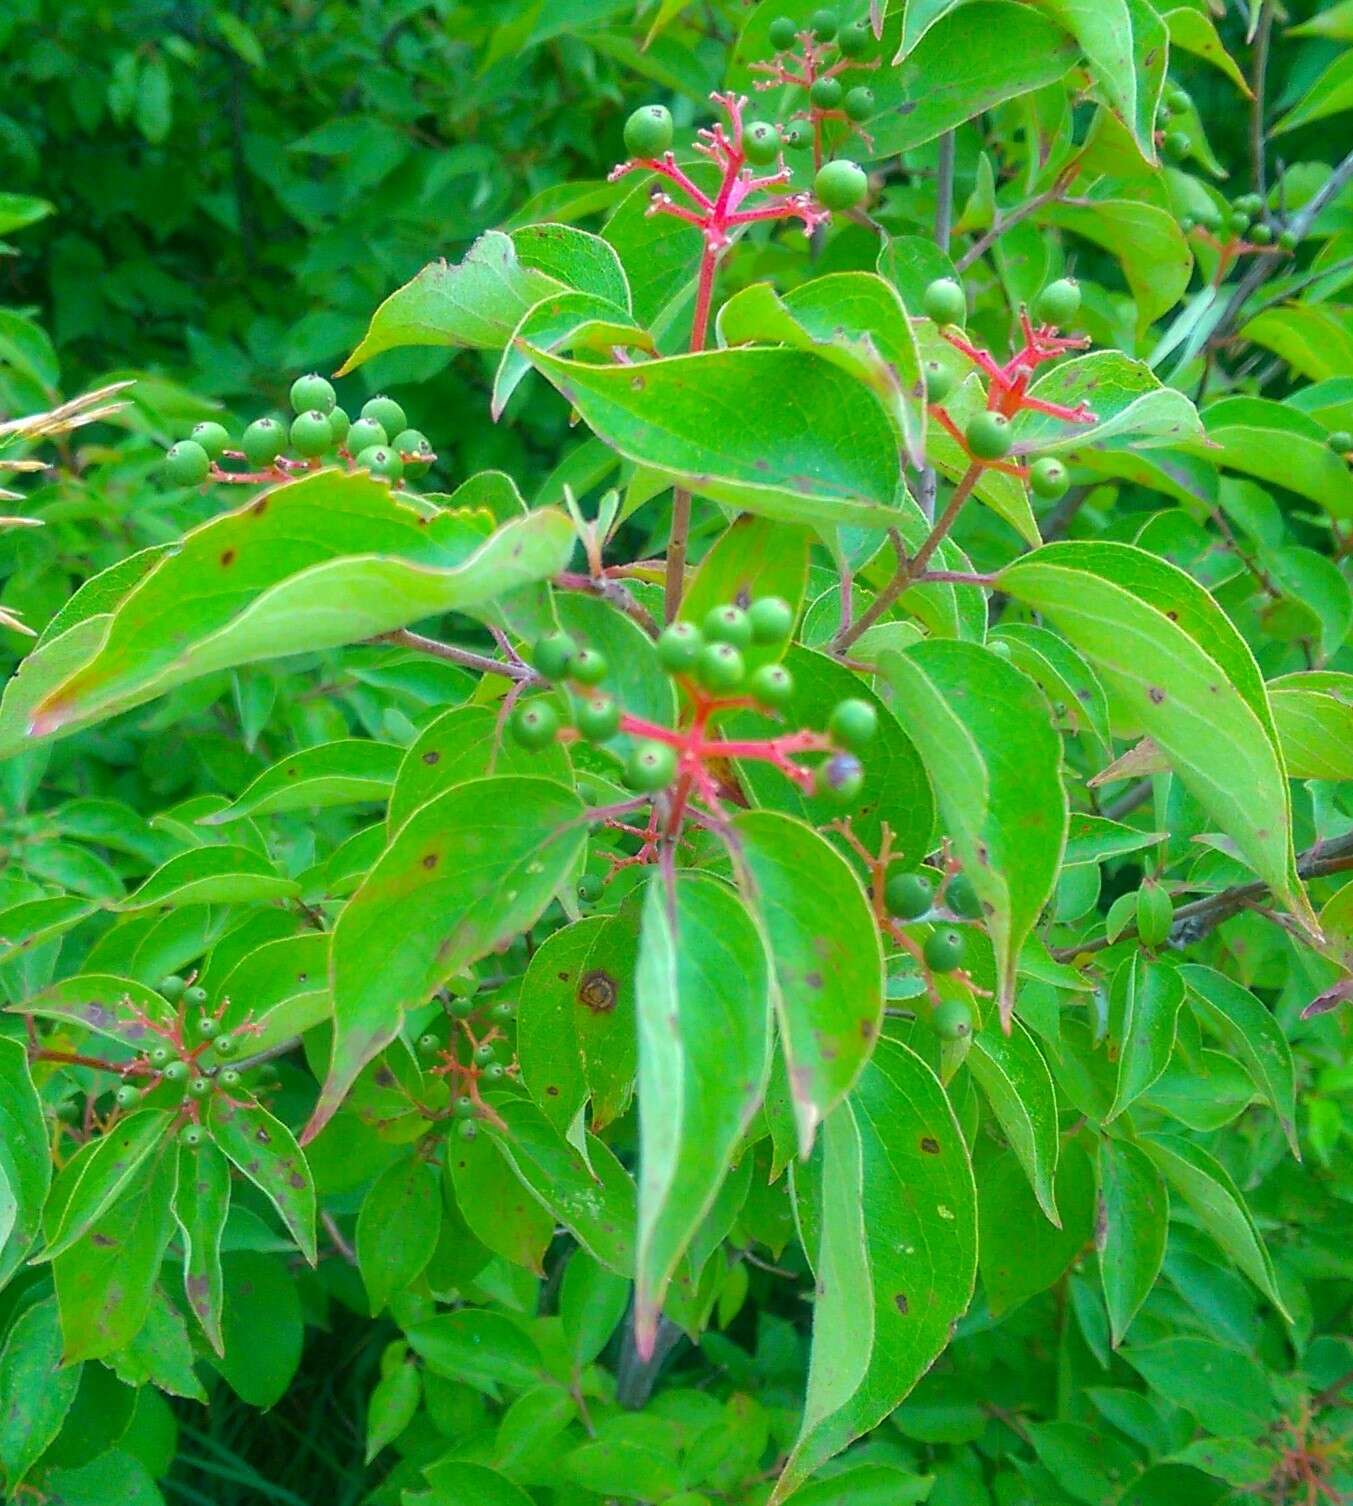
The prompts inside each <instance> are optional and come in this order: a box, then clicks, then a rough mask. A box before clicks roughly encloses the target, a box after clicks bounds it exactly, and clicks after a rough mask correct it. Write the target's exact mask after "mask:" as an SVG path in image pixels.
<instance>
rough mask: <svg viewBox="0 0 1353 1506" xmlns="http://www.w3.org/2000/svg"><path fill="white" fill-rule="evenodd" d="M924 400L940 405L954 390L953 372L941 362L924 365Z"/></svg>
mask: <svg viewBox="0 0 1353 1506" xmlns="http://www.w3.org/2000/svg"><path fill="white" fill-rule="evenodd" d="M924 376H925V399H926V402H928V403H942V402H943V401H944V400H945V398H946V397H948V396H949V394H950V393H951V392H952V391H953V390H954V380H955V378H954V370H953V367H951V366H946V365H945V364H944V362H943V361H927V362H926V363H925V370H924Z"/></svg>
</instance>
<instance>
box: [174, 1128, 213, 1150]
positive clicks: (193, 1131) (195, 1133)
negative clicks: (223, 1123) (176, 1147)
mask: <svg viewBox="0 0 1353 1506" xmlns="http://www.w3.org/2000/svg"><path fill="white" fill-rule="evenodd" d="M206 1138H207V1132H206V1130H204V1129H203V1128H202V1126H201V1125H200V1124H185V1125H184V1126H183V1128H182V1129H181V1130H180V1131H179V1144H180V1145H182V1146H183V1147H184V1148H185V1149H186V1150H196V1149H197V1148H198V1147H199V1146H200V1145H201V1144H202V1142H203V1141H204V1140H205V1139H206Z"/></svg>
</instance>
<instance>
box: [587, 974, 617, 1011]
mask: <svg viewBox="0 0 1353 1506" xmlns="http://www.w3.org/2000/svg"><path fill="white" fill-rule="evenodd" d="M618 992H619V990H618V988H617V986H616V981H615V979H614V978H613V977H611V975H610V973H608V972H607V971H606V970H605V968H600V967H594V968H593V969H592V971H591V972H590V973H586V974H584V976H583V979H582V982H581V983H579V984H578V1003H579V1004H581V1005H582V1006H583V1007H584V1008H585V1009H590V1010H591V1011H592V1013H593V1014H610V1012H611V1011H612V1010H613V1009H614V1008H615V1004H616V997H617V995H618Z"/></svg>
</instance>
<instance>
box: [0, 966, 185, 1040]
mask: <svg viewBox="0 0 1353 1506" xmlns="http://www.w3.org/2000/svg"><path fill="white" fill-rule="evenodd" d="M10 1009H11V1010H13V1011H15V1012H20V1011H21V1012H22V1013H24V1014H31V1015H36V1016H37V1017H38V1018H39V1019H45V1020H61V1021H63V1022H64V1023H66V1024H68V1025H76V1026H79V1027H80V1028H81V1029H84V1030H89V1031H92V1032H93V1033H94V1034H95V1035H101V1036H104V1037H105V1038H106V1039H108V1040H113V1041H118V1042H120V1043H121V1044H122V1045H124V1046H129V1047H131V1048H132V1050H134V1051H145V1050H147V1049H149V1047H150V1046H151V1045H152V1044H154V1042H155V1040H156V1039H157V1036H158V1032H157V1031H155V1030H152V1028H151V1026H152V1025H155V1026H159V1027H160V1028H161V1029H162V1030H169V1029H172V1028H173V1026H174V1025H175V1023H176V1022H175V1016H174V1011H173V1010H172V1009H171V1008H170V1007H169V1005H168V1004H166V1003H165V1001H164V999H162V998H161V997H160V995H159V994H157V993H156V992H155V990H154V989H152V988H147V987H146V985H145V984H144V983H137V982H135V981H134V980H133V979H131V978H114V977H111V976H109V975H107V974H103V973H82V974H80V975H79V976H78V977H75V978H65V979H63V980H62V981H61V982H59V983H53V984H51V985H50V987H48V988H45V989H43V991H42V992H41V993H40V994H35V995H34V996H33V997H32V998H31V999H26V1000H25V1001H24V1002H23V1004H22V1005H18V1004H12V1005H10Z"/></svg>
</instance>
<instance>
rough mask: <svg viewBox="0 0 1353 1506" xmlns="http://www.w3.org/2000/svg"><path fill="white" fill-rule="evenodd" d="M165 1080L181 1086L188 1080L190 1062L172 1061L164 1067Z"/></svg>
mask: <svg viewBox="0 0 1353 1506" xmlns="http://www.w3.org/2000/svg"><path fill="white" fill-rule="evenodd" d="M164 1080H165V1081H166V1082H167V1083H172V1084H173V1085H175V1086H179V1085H181V1084H183V1083H185V1082H187V1081H188V1063H187V1062H185V1061H172V1062H170V1063H169V1065H168V1066H167V1067H166V1068H165V1069H164Z"/></svg>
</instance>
